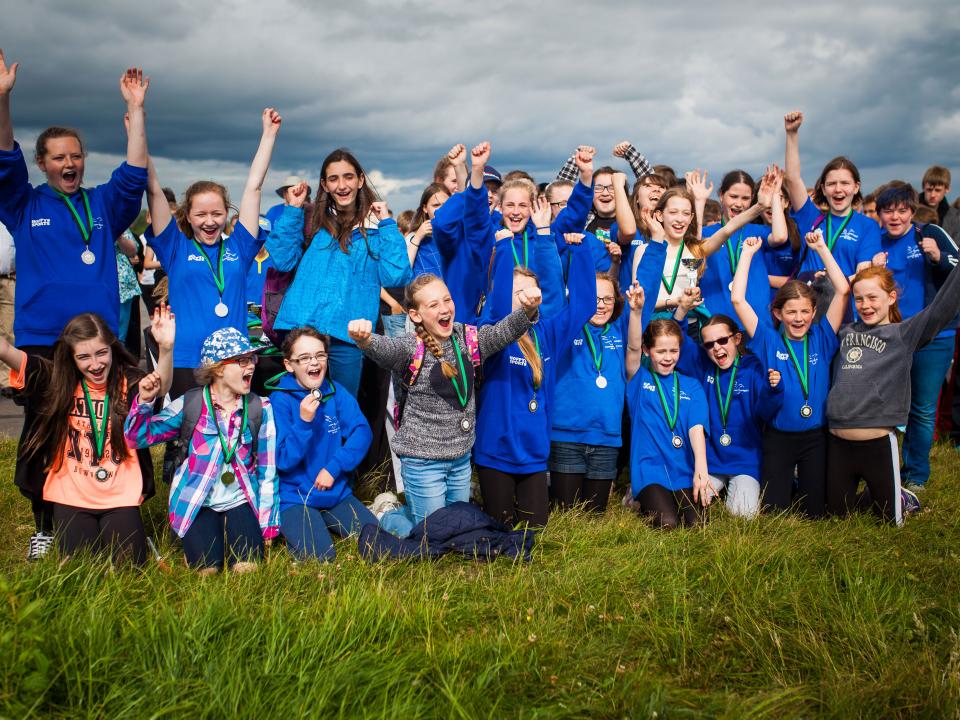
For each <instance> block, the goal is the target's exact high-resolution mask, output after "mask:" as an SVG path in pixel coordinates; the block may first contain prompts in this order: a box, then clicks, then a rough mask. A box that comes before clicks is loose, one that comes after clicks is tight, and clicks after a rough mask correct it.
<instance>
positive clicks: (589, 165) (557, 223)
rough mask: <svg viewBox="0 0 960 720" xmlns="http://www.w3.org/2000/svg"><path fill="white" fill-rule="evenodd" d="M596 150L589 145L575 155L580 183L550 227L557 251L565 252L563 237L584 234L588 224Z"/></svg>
mask: <svg viewBox="0 0 960 720" xmlns="http://www.w3.org/2000/svg"><path fill="white" fill-rule="evenodd" d="M596 152H597V151H596V150H595V149H594V148H592V147H590V146H588V145H581V146H580V147H578V148H577V152H576V153H574V161H575V163H576V167H577V169H578V172H579V173H580V181H579V182H574V185H573V191H572V192H571V193H570V197H569V198H567V206H566V207H565V208H563V210H561V211H560V212H559V213H558V214H557V217H556V219H555V220H554V221H553V222H552V223H550V227H551V228H552V230H553V233H554V235H555V236H556V242H557V250H558V251H559V252H563V251H564V249H565V248H563V247H562V244H563V235H565V234H566V233H579V232H583V228H584V226H585V225H586V224H587V216H588V215H589V214H590V209H591V208H592V207H593V158H594V156H595V155H596Z"/></svg>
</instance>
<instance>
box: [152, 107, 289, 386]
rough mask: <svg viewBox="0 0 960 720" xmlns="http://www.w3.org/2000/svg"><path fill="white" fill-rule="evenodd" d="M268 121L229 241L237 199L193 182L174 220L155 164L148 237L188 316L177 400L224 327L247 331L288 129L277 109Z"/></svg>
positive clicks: (180, 345) (267, 112)
mask: <svg viewBox="0 0 960 720" xmlns="http://www.w3.org/2000/svg"><path fill="white" fill-rule="evenodd" d="M261 120H262V125H263V131H262V134H261V136H260V146H259V147H258V148H257V153H256V155H255V156H254V158H253V162H252V163H251V165H250V173H249V174H248V176H247V182H246V185H245V186H244V189H243V197H242V199H241V201H240V216H239V221H238V222H237V223H236V226H235V227H234V229H233V232H232V233H231V234H230V236H229V237H226V238H225V237H224V228H225V227H226V224H227V218H228V213H229V208H230V199H229V197H228V195H227V189H226V188H225V187H224V186H223V185H221V184H219V183H216V182H212V181H210V180H201V181H199V182H195V183H193V184H192V185H191V186H190V187H188V188H187V190H186V192H185V193H184V197H183V202H181V204H180V206H179V207H178V208H177V211H176V214H175V215H174V214H171V212H170V204H169V202H168V201H167V198H166V197H165V196H164V194H163V188H162V187H161V186H160V179H159V177H158V176H157V172H156V168H155V167H154V166H153V163H152V162H151V163H150V165H149V170H150V179H149V187H148V193H147V202H148V205H149V207H150V219H151V224H150V228H149V229H148V231H147V238H148V240H149V243H150V247H151V248H152V249H153V251H154V253H156V256H157V259H158V260H159V261H160V264H161V265H162V266H163V269H164V270H165V271H166V273H167V277H168V278H169V281H168V282H169V288H170V304H171V307H172V308H173V310H174V312H176V313H177V316H178V317H179V318H180V327H178V328H177V344H176V347H175V348H174V352H173V367H174V371H173V386H172V388H171V390H170V396H171V398H177V397H179V396H180V395H182V394H183V393H185V392H186V391H187V390H189V389H190V388H192V387H194V386H195V385H196V381H195V379H194V376H193V368H195V367H197V366H198V365H199V364H200V349H201V347H202V346H203V341H204V339H206V338H207V337H208V336H209V335H211V334H212V333H213V332H215V331H216V330H219V329H220V328H223V327H236V328H245V327H246V326H247V302H246V282H247V272H248V271H249V269H250V266H251V265H252V264H253V261H254V258H255V257H256V255H257V253H258V252H259V251H260V246H261V245H262V240H260V239H258V235H259V233H260V194H261V189H262V187H263V180H264V177H265V176H266V174H267V169H268V168H269V167H270V156H271V155H272V153H273V145H274V143H275V141H276V138H277V133H279V131H280V123H281V118H280V115H279V114H277V112H276V111H275V110H274V109H273V108H266V109H264V111H263V113H262V117H261Z"/></svg>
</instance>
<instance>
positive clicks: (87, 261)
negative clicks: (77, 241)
mask: <svg viewBox="0 0 960 720" xmlns="http://www.w3.org/2000/svg"><path fill="white" fill-rule="evenodd" d="M54 192H56V193H57V195H59V196H60V199H61V200H63V202H64V204H65V205H66V206H67V207H68V208H70V215H71V216H72V217H73V221H74V222H75V223H76V224H77V227H78V228H80V235H81V236H82V237H83V247H84V250H83V252H82V253H80V259H81V260H82V261H83V264H84V265H93V264H94V263H95V262H96V261H97V256H96V255H94V254H93V251H92V250H90V236H91V235H93V213H92V212H91V211H90V198H88V197H87V191H86V190H84V189H83V188H80V197H81V198H82V199H83V208H84V210H85V211H86V214H87V224H86V225H84V224H83V220H82V219H81V218H80V213H78V212H77V209H76V208H75V207H74V206H73V203H72V202H71V201H70V198H69V197H68V196H67V195H65V194H64V193H62V192H60V191H59V190H55V191H54Z"/></svg>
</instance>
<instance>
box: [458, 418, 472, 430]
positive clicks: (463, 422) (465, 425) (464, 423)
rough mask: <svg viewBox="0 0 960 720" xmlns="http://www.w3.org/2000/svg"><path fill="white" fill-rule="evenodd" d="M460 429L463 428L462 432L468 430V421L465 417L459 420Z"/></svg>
mask: <svg viewBox="0 0 960 720" xmlns="http://www.w3.org/2000/svg"><path fill="white" fill-rule="evenodd" d="M460 429H461V430H463V432H465V433H468V432H470V421H469V420H467V419H466V418H464V419H463V420H461V421H460Z"/></svg>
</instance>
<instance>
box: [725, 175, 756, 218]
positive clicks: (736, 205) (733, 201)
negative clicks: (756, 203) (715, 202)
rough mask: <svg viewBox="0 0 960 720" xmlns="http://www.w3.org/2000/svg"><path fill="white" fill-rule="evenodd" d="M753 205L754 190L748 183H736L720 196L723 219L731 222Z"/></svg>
mask: <svg viewBox="0 0 960 720" xmlns="http://www.w3.org/2000/svg"><path fill="white" fill-rule="evenodd" d="M752 203H753V188H751V187H750V186H749V185H747V184H746V183H742V182H741V183H734V184H733V185H731V186H730V188H729V189H728V190H727V191H726V192H725V193H722V194H721V195H720V207H721V208H722V212H723V218H724V220H726V221H728V222H729V221H730V219H731V218H735V217H736V216H737V215H739V214H740V213H742V212H743V211H744V210H746V209H747V208H748V207H750V205H751V204H752Z"/></svg>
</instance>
